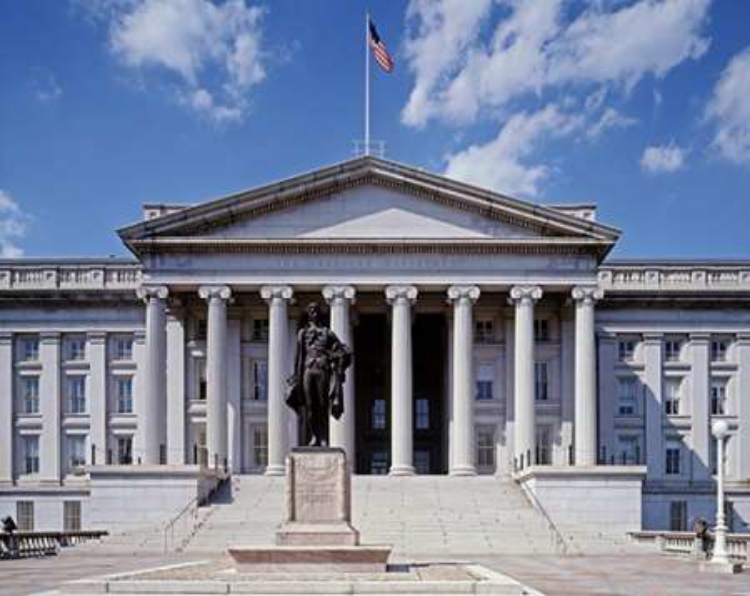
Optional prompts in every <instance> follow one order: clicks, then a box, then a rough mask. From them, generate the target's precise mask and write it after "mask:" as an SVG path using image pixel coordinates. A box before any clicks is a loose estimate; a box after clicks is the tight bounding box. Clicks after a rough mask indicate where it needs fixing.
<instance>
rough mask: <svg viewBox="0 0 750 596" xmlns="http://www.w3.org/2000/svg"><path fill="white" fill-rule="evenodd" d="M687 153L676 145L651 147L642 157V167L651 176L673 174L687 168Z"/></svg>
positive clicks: (645, 150) (647, 148)
mask: <svg viewBox="0 0 750 596" xmlns="http://www.w3.org/2000/svg"><path fill="white" fill-rule="evenodd" d="M686 156H687V151H685V150H684V149H682V148H680V147H678V146H677V145H675V144H674V143H670V144H669V145H651V146H650V147H646V149H644V151H643V155H642V156H641V167H642V168H643V169H644V170H645V171H646V172H649V173H651V174H662V173H671V172H676V171H677V170H681V169H682V168H683V167H684V166H685V158H686Z"/></svg>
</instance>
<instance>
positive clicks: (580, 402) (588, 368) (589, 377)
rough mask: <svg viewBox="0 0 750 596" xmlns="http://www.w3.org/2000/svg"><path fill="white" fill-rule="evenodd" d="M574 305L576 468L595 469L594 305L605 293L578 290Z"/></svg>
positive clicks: (594, 289) (585, 289)
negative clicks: (586, 467)
mask: <svg viewBox="0 0 750 596" xmlns="http://www.w3.org/2000/svg"><path fill="white" fill-rule="evenodd" d="M571 295H572V297H573V300H574V301H575V310H576V321H575V326H576V335H575V346H576V347H575V429H574V431H573V432H574V435H575V464H576V465H577V466H594V465H596V341H595V339H596V338H595V335H596V331H595V327H594V305H595V303H596V301H597V300H601V299H602V297H603V295H604V293H603V292H602V290H600V289H599V288H597V287H596V286H577V287H575V288H573V291H572V292H571Z"/></svg>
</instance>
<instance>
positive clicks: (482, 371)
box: [476, 362, 495, 400]
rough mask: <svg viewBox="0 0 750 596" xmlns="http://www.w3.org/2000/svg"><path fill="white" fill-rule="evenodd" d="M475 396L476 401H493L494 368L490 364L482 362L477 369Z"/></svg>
mask: <svg viewBox="0 0 750 596" xmlns="http://www.w3.org/2000/svg"><path fill="white" fill-rule="evenodd" d="M476 383H477V395H476V398H477V399H478V400H487V399H493V398H494V395H493V389H494V385H495V366H494V365H493V364H492V363H491V362H483V363H481V364H480V365H479V368H478V369H477V381H476Z"/></svg>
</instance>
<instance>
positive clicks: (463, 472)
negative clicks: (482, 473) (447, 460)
mask: <svg viewBox="0 0 750 596" xmlns="http://www.w3.org/2000/svg"><path fill="white" fill-rule="evenodd" d="M448 475H449V476H476V475H477V469H476V468H475V467H474V466H454V467H453V468H451V469H450V471H449V472H448Z"/></svg>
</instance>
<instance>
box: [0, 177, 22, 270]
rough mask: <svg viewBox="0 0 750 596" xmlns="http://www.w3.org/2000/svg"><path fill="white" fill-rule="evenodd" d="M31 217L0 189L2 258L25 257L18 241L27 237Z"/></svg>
mask: <svg viewBox="0 0 750 596" xmlns="http://www.w3.org/2000/svg"><path fill="white" fill-rule="evenodd" d="M28 221H29V216H28V215H27V214H26V213H24V212H23V210H22V209H21V207H19V205H18V203H16V202H15V201H14V200H13V197H11V195H10V194H9V193H7V192H5V191H4V190H2V189H0V257H2V258H6V259H7V258H14V257H20V256H23V249H22V248H20V247H19V246H18V244H17V243H18V241H19V240H21V239H23V237H24V236H25V235H26V227H27V223H28Z"/></svg>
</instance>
